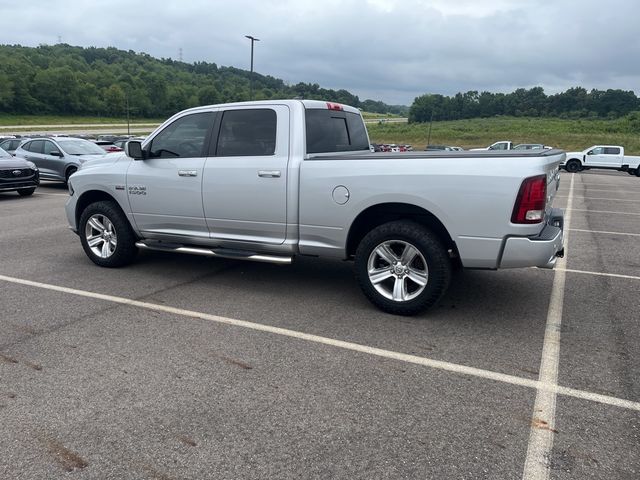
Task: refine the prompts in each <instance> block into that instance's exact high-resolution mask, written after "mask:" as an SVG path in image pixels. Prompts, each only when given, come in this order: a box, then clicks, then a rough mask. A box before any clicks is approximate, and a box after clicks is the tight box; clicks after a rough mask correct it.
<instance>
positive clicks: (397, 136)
mask: <svg viewBox="0 0 640 480" xmlns="http://www.w3.org/2000/svg"><path fill="white" fill-rule="evenodd" d="M367 129H368V130H369V136H370V138H371V141H372V142H375V143H397V144H405V143H408V144H411V145H413V147H414V148H415V149H416V150H418V149H420V150H421V149H424V147H425V146H426V144H427V137H428V134H429V124H428V123H416V124H406V123H383V124H369V125H367ZM630 130H631V128H630V125H629V124H628V123H625V121H624V120H623V119H619V120H591V119H584V120H565V119H557V118H522V117H517V118H511V117H496V118H482V119H480V118H478V119H473V120H457V121H447V122H433V127H432V129H431V141H430V143H431V144H432V145H453V146H459V147H464V148H473V147H484V146H487V145H490V144H492V143H493V142H496V141H499V140H511V141H513V142H515V143H544V144H545V145H551V146H553V147H557V148H561V149H563V150H566V151H576V150H584V149H585V148H587V147H590V146H591V145H596V144H604V145H622V146H624V147H625V149H626V151H627V152H628V153H629V154H630V155H634V154H635V155H638V154H640V133H632V132H631V131H630Z"/></svg>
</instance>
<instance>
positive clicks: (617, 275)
mask: <svg viewBox="0 0 640 480" xmlns="http://www.w3.org/2000/svg"><path fill="white" fill-rule="evenodd" d="M556 270H561V271H563V272H569V273H582V274H584V275H596V276H600V277H614V278H625V279H627V280H640V277H637V276H635V275H623V274H621V273H604V272H590V271H587V270H574V269H571V268H562V267H556Z"/></svg>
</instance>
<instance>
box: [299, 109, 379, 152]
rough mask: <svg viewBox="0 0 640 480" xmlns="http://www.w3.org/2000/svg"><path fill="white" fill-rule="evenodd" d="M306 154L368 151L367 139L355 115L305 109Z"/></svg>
mask: <svg viewBox="0 0 640 480" xmlns="http://www.w3.org/2000/svg"><path fill="white" fill-rule="evenodd" d="M305 118H306V133H307V153H329V152H348V151H354V150H369V139H368V138H367V130H366V129H365V127H364V122H363V121H362V118H361V117H360V115H358V114H357V113H351V112H344V111H335V110H324V109H307V110H306V112H305Z"/></svg>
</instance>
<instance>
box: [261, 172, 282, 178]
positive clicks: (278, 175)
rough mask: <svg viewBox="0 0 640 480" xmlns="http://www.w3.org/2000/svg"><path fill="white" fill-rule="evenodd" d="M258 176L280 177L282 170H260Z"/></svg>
mask: <svg viewBox="0 0 640 480" xmlns="http://www.w3.org/2000/svg"><path fill="white" fill-rule="evenodd" d="M258 176H259V177H263V178H280V170H258Z"/></svg>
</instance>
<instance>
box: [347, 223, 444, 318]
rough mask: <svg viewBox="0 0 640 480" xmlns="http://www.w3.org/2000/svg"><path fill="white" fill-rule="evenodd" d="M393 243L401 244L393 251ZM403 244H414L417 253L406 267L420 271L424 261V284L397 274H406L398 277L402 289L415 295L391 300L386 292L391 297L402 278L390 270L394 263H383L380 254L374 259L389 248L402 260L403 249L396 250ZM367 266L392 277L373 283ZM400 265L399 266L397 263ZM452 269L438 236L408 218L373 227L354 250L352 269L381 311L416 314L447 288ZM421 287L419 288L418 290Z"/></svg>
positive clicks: (363, 288) (365, 292)
mask: <svg viewBox="0 0 640 480" xmlns="http://www.w3.org/2000/svg"><path fill="white" fill-rule="evenodd" d="M394 245H399V246H400V247H395V248H397V250H394ZM402 245H409V246H411V247H414V248H415V249H416V250H417V251H418V253H419V254H420V255H416V256H415V257H412V258H415V261H414V262H417V263H413V264H412V263H411V261H410V262H409V263H407V264H406V267H405V268H408V269H409V271H412V270H413V269H414V267H416V271H420V272H422V270H420V268H421V267H420V266H421V265H422V264H423V263H426V265H424V273H426V285H424V286H422V287H421V286H419V285H418V284H417V283H415V282H413V281H410V280H411V279H410V278H408V277H410V275H409V274H408V273H406V272H405V273H404V274H402V273H400V274H399V275H400V276H401V277H402V276H405V277H407V279H405V280H401V282H402V285H403V287H402V289H403V290H404V291H405V293H407V294H408V295H409V296H411V295H415V296H414V297H413V298H408V299H406V300H404V299H403V300H394V299H393V298H389V297H388V295H389V293H391V295H392V296H395V295H396V291H395V287H396V284H397V282H398V280H399V279H401V277H400V278H399V276H398V275H396V274H395V273H391V272H394V270H393V268H394V266H393V265H392V264H390V263H389V262H385V261H384V260H383V258H382V257H379V258H377V257H378V255H377V254H376V252H378V251H379V247H381V248H384V246H387V247H391V249H392V250H393V252H392V253H394V254H395V255H396V260H401V258H400V257H401V256H402V254H403V251H401V250H399V249H400V248H402V247H401V246H402ZM380 260H382V262H380ZM399 264H400V262H399ZM370 265H371V266H372V268H373V269H379V270H378V271H380V272H382V274H383V275H389V274H391V276H389V277H388V278H386V279H385V280H383V281H379V282H377V283H376V284H377V285H378V287H376V286H374V284H373V282H372V280H371V278H370V275H369V267H370ZM416 265H417V266H416ZM387 268H389V273H386V272H385V270H386V269H387ZM399 268H402V267H401V266H400V267H399ZM451 270H452V265H451V260H450V259H449V254H448V252H447V249H446V248H445V247H444V246H443V245H442V243H441V241H440V240H439V238H438V237H437V236H436V235H435V234H434V233H433V232H431V231H430V230H429V229H427V228H426V227H424V226H422V225H420V224H418V223H415V222H412V221H408V220H398V221H393V222H389V223H385V224H383V225H380V226H378V227H376V228H375V229H373V230H372V231H371V232H369V233H368V234H367V235H366V236H365V237H364V238H363V239H362V241H361V242H360V244H359V245H358V249H357V251H356V257H355V271H356V277H357V279H358V283H359V284H360V288H361V289H362V291H363V293H364V294H365V296H366V297H367V298H368V299H369V300H370V301H371V303H373V304H374V305H376V306H377V307H378V308H380V309H381V310H383V311H385V312H387V313H391V314H394V315H416V314H418V313H421V312H424V311H425V310H426V309H428V308H429V307H431V306H433V305H434V304H435V303H436V302H437V301H438V300H440V298H441V297H442V296H443V295H444V293H445V292H446V291H447V288H448V287H449V282H450V280H451ZM412 274H413V272H412ZM409 283H412V284H414V286H416V287H417V288H416V289H415V290H414V291H413V292H411V291H410V289H409V286H407V287H406V288H405V287H404V286H405V285H407V284H409ZM392 285H393V287H392ZM387 288H388V289H393V292H388V291H386V293H385V294H383V293H381V291H380V290H383V291H384V290H386V289H387ZM420 288H422V290H421V291H420Z"/></svg>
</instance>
